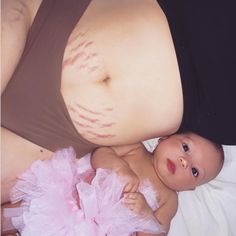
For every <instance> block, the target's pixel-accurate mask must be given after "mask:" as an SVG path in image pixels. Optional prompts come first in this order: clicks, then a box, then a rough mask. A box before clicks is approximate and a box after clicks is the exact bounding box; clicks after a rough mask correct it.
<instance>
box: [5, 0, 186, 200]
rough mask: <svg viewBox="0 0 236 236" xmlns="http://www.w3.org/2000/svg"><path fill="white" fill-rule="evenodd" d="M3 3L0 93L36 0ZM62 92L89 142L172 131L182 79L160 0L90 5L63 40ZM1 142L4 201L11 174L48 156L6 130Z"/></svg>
mask: <svg viewBox="0 0 236 236" xmlns="http://www.w3.org/2000/svg"><path fill="white" fill-rule="evenodd" d="M22 2H24V4H22ZM3 3H4V4H3V5H4V6H5V7H4V8H3V14H2V15H3V20H2V25H3V26H2V27H3V28H2V29H3V32H2V37H3V38H2V41H3V42H4V47H3V49H2V56H3V57H4V58H6V60H4V61H5V62H4V65H3V73H2V84H3V86H2V88H3V90H4V88H5V86H6V85H7V83H8V81H9V80H10V77H11V75H12V73H13V71H14V69H15V66H16V64H17V62H18V61H19V58H20V55H21V53H22V51H23V48H24V45H25V40H26V36H27V32H28V30H29V28H30V26H31V24H32V22H33V19H34V17H35V14H36V12H37V10H38V8H39V6H40V3H41V1H40V0H34V1H29V0H28V1H22V0H15V1H13V0H10V1H3ZM14 9H18V10H14ZM21 9H24V10H21ZM4 12H8V14H6V13H4ZM144 12H145V14H144ZM144 15H145V17H143V16H144ZM108 19H109V20H108ZM15 20H17V26H18V28H17V31H16V29H15V26H16V24H13V21H15ZM16 35H17V36H16ZM6 38H7V39H9V38H10V39H11V40H10V41H8V40H6ZM14 39H15V41H14ZM13 45H14V47H13ZM13 48H14V50H13ZM147 62H148V63H147ZM61 92H62V95H63V97H64V100H65V103H66V106H67V108H68V111H69V114H70V116H71V118H72V121H73V123H74V125H75V127H76V128H77V130H78V132H79V133H80V134H81V135H82V136H83V137H84V138H85V139H87V140H89V141H90V142H93V143H96V144H100V145H108V146H110V145H125V144H132V143H137V142H140V141H142V140H145V139H148V138H153V137H157V136H163V135H168V134H172V133H174V132H175V131H177V130H178V128H179V125H180V123H181V119H182V114H183V97H182V88H181V81H180V76H179V70H178V64H177V60H176V55H175V50H174V46H173V42H172V38H171V34H170V31H169V26H168V23H167V20H166V18H165V15H164V13H163V12H162V10H161V9H160V7H159V5H158V3H157V2H156V1H154V0H146V1H141V0H140V1H127V0H123V1H115V0H111V1H105V0H93V1H92V2H91V3H90V5H89V7H88V8H87V10H86V12H85V13H84V15H83V16H82V18H81V19H80V21H79V22H78V24H77V25H76V27H75V28H74V30H73V31H72V33H71V35H70V37H69V40H68V42H67V45H66V48H65V54H64V59H63V62H62V78H61ZM147 94H148V96H147ZM134 129H135V132H134ZM2 141H3V143H4V146H5V147H6V148H4V149H3V150H2V161H3V163H4V166H5V167H7V168H6V171H4V172H3V173H2V186H3V188H2V201H3V202H6V201H8V200H9V189H10V187H11V186H12V184H14V182H15V179H16V176H17V175H18V174H19V173H21V172H23V171H24V170H26V169H27V168H28V167H29V166H30V164H31V163H32V162H33V161H34V160H36V159H42V158H43V159H45V158H48V157H50V153H51V152H50V151H49V150H45V149H44V148H42V147H40V146H38V145H36V144H33V143H31V142H29V141H28V140H25V139H23V138H21V137H19V136H18V135H17V134H14V133H12V132H10V131H7V130H4V129H3V130H2ZM12 144H14V148H13V145H12ZM7 147H8V148H7ZM22 156H23V157H24V158H25V160H27V161H22V158H21V157H22ZM19 157H20V158H19ZM8 170H9V171H8ZM10 170H11V171H10ZM9 183H10V184H9Z"/></svg>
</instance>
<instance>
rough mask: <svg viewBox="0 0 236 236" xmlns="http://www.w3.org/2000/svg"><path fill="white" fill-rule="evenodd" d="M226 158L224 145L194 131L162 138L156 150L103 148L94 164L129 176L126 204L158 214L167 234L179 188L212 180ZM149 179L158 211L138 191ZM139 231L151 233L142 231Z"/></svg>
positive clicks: (138, 146)
mask: <svg viewBox="0 0 236 236" xmlns="http://www.w3.org/2000/svg"><path fill="white" fill-rule="evenodd" d="M223 162H224V154H223V149H222V147H221V146H220V145H219V146H218V145H216V144H214V143H212V142H210V141H209V140H206V139H204V138H202V137H200V136H198V135H197V134H193V133H185V134H176V135H172V136H169V137H166V138H161V139H159V144H158V146H157V147H156V149H155V150H154V152H153V153H152V154H151V153H149V152H148V151H147V150H146V148H145V147H144V146H143V145H142V144H135V145H130V146H125V147H111V148H109V147H103V148H99V149H97V150H96V151H95V152H94V153H93V155H92V159H91V163H92V166H93V168H95V169H97V168H105V169H112V170H114V171H115V172H116V173H117V174H118V176H120V177H121V178H124V179H126V181H127V184H126V186H125V187H124V203H125V205H126V206H127V207H128V208H130V209H131V210H132V211H133V212H134V213H136V214H141V215H143V216H144V217H145V218H148V217H153V216H154V217H156V219H157V220H158V221H159V222H160V223H161V225H162V226H163V228H164V231H165V232H166V234H167V233H168V230H169V227H170V222H171V219H172V218H173V216H174V215H175V213H176V210H177V205H178V200H177V191H183V190H194V189H195V188H196V186H199V185H201V184H204V183H207V182H209V181H210V180H212V179H213V178H215V177H216V176H217V174H218V173H219V172H220V170H221V168H222V166H223ZM146 179H148V180H149V181H150V183H151V184H152V186H153V187H154V189H156V191H157V192H158V196H157V201H158V203H159V208H158V209H157V210H156V211H153V210H152V209H151V208H150V206H149V205H148V204H147V202H146V200H145V198H144V196H143V195H142V194H141V193H140V192H138V191H137V189H138V185H139V182H142V181H143V180H146ZM166 234H165V233H163V234H158V235H166ZM138 235H139V236H140V235H148V234H145V233H141V232H140V233H138ZM152 235H153V234H152Z"/></svg>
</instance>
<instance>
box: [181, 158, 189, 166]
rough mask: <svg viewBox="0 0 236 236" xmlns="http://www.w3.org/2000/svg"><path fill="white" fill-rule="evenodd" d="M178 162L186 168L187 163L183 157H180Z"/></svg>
mask: <svg viewBox="0 0 236 236" xmlns="http://www.w3.org/2000/svg"><path fill="white" fill-rule="evenodd" d="M179 160H180V162H181V165H182V167H183V168H187V167H188V161H187V160H186V159H185V158H184V157H180V158H179Z"/></svg>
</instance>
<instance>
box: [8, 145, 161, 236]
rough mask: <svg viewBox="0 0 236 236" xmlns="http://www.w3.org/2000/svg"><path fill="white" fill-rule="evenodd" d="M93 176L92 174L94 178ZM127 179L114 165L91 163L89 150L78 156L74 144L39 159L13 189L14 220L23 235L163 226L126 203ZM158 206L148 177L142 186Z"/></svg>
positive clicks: (103, 234)
mask: <svg viewBox="0 0 236 236" xmlns="http://www.w3.org/2000/svg"><path fill="white" fill-rule="evenodd" d="M89 179H92V180H91V181H90V180H89ZM124 185H125V182H121V180H120V179H118V177H117V175H116V174H115V173H114V172H113V171H110V170H104V169H98V170H97V171H96V173H95V172H94V170H93V169H92V168H91V166H90V155H86V156H85V157H83V158H82V159H80V160H79V161H78V160H77V159H76V158H75V153H74V151H73V149H72V148H69V149H63V150H60V151H58V152H56V153H55V154H54V155H53V156H52V158H51V159H50V160H45V161H40V160H38V161H36V162H34V163H33V164H32V166H31V168H30V169H29V170H27V171H26V172H25V173H24V174H22V175H21V176H20V178H19V181H18V182H17V184H16V185H15V187H14V188H13V190H12V196H11V197H12V202H13V203H15V202H18V201H22V204H21V207H20V208H17V210H14V212H15V213H14V216H13V217H12V223H13V225H14V226H15V227H16V228H17V229H18V230H19V231H20V232H21V235H22V236H32V235H34V236H52V235H55V236H130V235H135V232H137V231H142V232H148V233H161V232H163V230H162V228H161V225H160V224H159V223H158V221H157V220H156V219H155V218H154V217H153V218H152V219H145V218H142V217H140V216H137V215H135V214H134V213H133V212H132V211H130V210H129V209H128V208H126V207H125V206H124V204H123V203H122V190H123V187H124ZM139 191H140V192H142V193H143V194H144V196H145V198H146V200H147V202H148V204H149V205H150V206H151V208H152V209H153V210H155V209H157V208H158V205H157V203H156V192H155V191H154V190H153V188H152V187H151V185H150V184H149V183H148V182H147V183H143V184H141V186H140V189H139Z"/></svg>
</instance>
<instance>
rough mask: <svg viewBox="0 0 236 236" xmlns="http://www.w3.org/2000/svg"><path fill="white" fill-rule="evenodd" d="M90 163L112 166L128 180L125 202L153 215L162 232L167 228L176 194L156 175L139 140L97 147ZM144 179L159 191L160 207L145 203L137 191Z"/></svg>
mask: <svg viewBox="0 0 236 236" xmlns="http://www.w3.org/2000/svg"><path fill="white" fill-rule="evenodd" d="M91 163H92V166H93V167H94V168H107V169H112V170H114V171H115V172H116V173H117V174H118V175H119V176H120V177H121V178H125V179H126V180H127V181H128V182H127V185H126V186H125V188H124V192H125V194H124V197H125V202H124V203H125V204H126V205H127V207H129V208H130V209H131V210H132V211H133V212H134V213H135V214H138V215H142V216H143V217H144V218H149V217H156V218H157V219H158V221H159V222H160V223H161V224H162V226H163V229H164V230H165V232H166V233H167V232H168V230H169V227H170V221H171V219H172V218H173V217H174V215H175V213H176V210H177V205H178V199H177V194H176V192H175V191H174V190H172V189H170V188H168V187H167V186H166V185H165V184H164V183H163V182H162V181H161V179H160V178H159V177H158V175H157V174H156V171H155V169H154V166H153V161H152V158H151V155H150V153H148V152H147V151H146V149H145V147H144V146H143V145H142V144H135V145H130V146H126V147H123V146H122V147H117V148H114V147H113V148H106V147H104V148H99V149H97V150H96V151H95V152H94V154H93V156H92V159H91ZM140 163H141V164H140ZM144 180H149V181H150V183H151V185H152V186H153V188H154V190H156V191H157V192H158V196H157V202H158V203H159V206H160V207H159V208H158V209H157V210H156V211H155V212H153V211H152V209H151V208H150V207H149V206H148V205H147V202H146V200H145V198H144V196H143V195H142V194H141V193H139V192H137V188H138V184H139V182H142V181H144ZM166 233H161V234H155V235H154V234H148V233H142V232H138V236H149V235H152V236H165V235H167V234H166Z"/></svg>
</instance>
